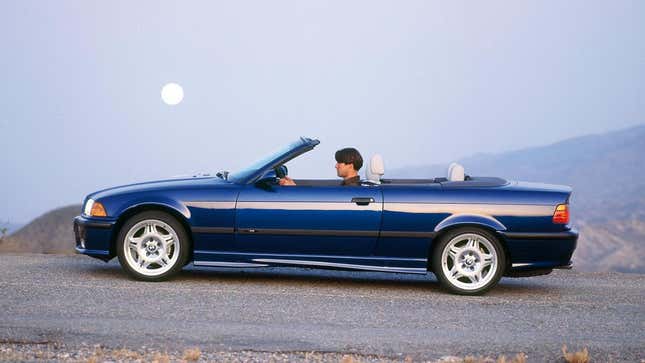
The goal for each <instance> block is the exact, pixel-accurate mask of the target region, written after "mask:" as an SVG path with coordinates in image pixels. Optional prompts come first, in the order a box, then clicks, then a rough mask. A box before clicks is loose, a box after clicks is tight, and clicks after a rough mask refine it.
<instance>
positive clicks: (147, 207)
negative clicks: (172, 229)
mask: <svg viewBox="0 0 645 363" xmlns="http://www.w3.org/2000/svg"><path fill="white" fill-rule="evenodd" d="M147 211H159V212H165V213H167V214H169V215H171V216H173V217H174V218H175V219H176V220H177V222H179V223H180V224H181V226H182V227H184V231H186V235H187V236H188V244H189V246H190V255H189V261H192V260H193V234H192V231H191V228H190V224H189V223H188V219H187V218H186V216H185V215H184V213H182V212H181V211H179V210H177V209H176V208H174V207H171V206H169V205H166V204H161V203H141V204H137V205H133V206H131V207H129V208H127V209H126V210H124V211H123V212H122V213H121V214H120V215H119V218H118V219H117V221H116V223H115V225H114V233H112V239H111V241H110V255H111V256H116V240H117V238H118V236H119V232H120V231H121V227H122V226H123V224H124V223H125V222H126V221H127V220H128V219H130V218H131V217H132V216H134V215H137V214H139V213H142V212H147Z"/></svg>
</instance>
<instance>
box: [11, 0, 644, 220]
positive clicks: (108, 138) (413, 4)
mask: <svg viewBox="0 0 645 363" xmlns="http://www.w3.org/2000/svg"><path fill="white" fill-rule="evenodd" d="M644 38H645V2H643V1H604V2H594V1H507V2H455V1H450V2H431V1H418V2H417V1H389V2H384V1H361V2H357V1H320V2H318V1H280V2H278V1H257V2H255V1H242V2H232V1H231V2H213V1H203V2H196V1H191V2H178V1H177V2H158V1H137V2H131V1H120V2H119V1H102V2H93V1H62V0H61V1H24V0H20V1H8V0H2V2H1V11H0V44H1V46H2V48H1V49H2V52H1V54H0V74H1V78H0V137H1V139H0V164H1V165H0V166H1V170H2V171H1V175H2V177H1V178H0V221H6V220H10V221H12V222H27V221H29V220H30V219H32V218H34V217H37V216H38V215H39V214H41V213H44V212H46V211H48V210H50V209H52V208H55V207H58V206H62V205H66V204H71V203H80V201H81V199H82V198H83V196H84V195H85V194H87V193H89V192H92V191H94V190H97V189H100V188H104V187H107V186H112V185H118V184H124V183H130V182H135V181H142V180H150V179H158V178H163V177H167V176H173V175H177V174H186V173H191V172H194V171H205V172H214V171H217V170H219V169H229V170H233V169H237V168H239V167H242V166H244V165H245V164H248V163H250V162H252V161H254V160H255V159H257V158H260V157H262V156H264V155H265V154H266V153H267V152H268V151H271V150H272V149H275V148H277V147H279V146H282V145H283V144H286V143H287V142H289V141H291V140H292V139H294V138H296V137H298V136H300V135H304V136H311V137H317V138H319V139H320V140H321V142H322V143H321V145H320V146H319V148H317V150H316V151H314V154H312V155H311V156H309V157H307V159H305V160H303V161H301V162H299V163H295V164H294V165H293V166H292V168H291V173H292V175H293V176H295V177H329V178H333V177H335V172H334V169H333V165H334V161H333V152H334V151H335V150H337V149H338V148H341V147H345V146H350V145H351V146H355V147H357V148H358V149H359V150H361V152H362V153H363V155H364V156H365V157H366V158H367V157H369V155H371V154H372V153H375V152H379V153H381V154H383V156H384V157H385V160H386V164H387V166H388V167H391V168H395V167H402V166H406V165H411V164H412V165H418V164H422V163H438V162H448V161H450V160H452V159H457V158H460V157H463V156H467V155H470V154H473V153H477V152H501V151H506V150H511V149H517V148H523V147H527V146H534V145H543V144H548V143H551V142H554V141H558V140H561V139H565V138H568V137H573V136H578V135H583V134H588V133H597V132H604V131H608V130H613V129H619V128H624V127H628V126H631V125H635V124H639V123H643V122H644V121H645V41H643V39H644ZM168 82H177V83H179V84H181V85H182V86H183V88H184V92H185V98H184V101H183V102H182V103H181V104H179V105H178V106H174V107H171V106H168V105H165V104H164V103H162V102H161V99H160V90H161V87H162V86H163V85H164V84H165V83H168Z"/></svg>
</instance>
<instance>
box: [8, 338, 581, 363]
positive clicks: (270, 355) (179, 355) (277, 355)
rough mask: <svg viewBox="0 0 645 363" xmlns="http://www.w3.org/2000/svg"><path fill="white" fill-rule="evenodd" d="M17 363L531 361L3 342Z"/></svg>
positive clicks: (575, 359) (574, 355)
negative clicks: (115, 347) (24, 362)
mask: <svg viewBox="0 0 645 363" xmlns="http://www.w3.org/2000/svg"><path fill="white" fill-rule="evenodd" d="M554 359H555V360H553V362H556V363H589V362H590V359H591V358H590V356H589V351H588V350H587V348H584V349H582V350H580V351H573V352H569V351H568V350H567V347H566V345H565V346H563V347H562V356H561V357H560V358H559V359H557V358H554ZM15 361H58V362H88V363H100V362H153V363H169V362H186V363H190V362H312V363H313V362H334V363H376V362H379V363H381V362H382V363H385V362H403V363H413V362H427V363H527V362H532V361H536V362H538V361H541V360H539V359H538V360H531V359H530V358H529V357H528V356H527V355H526V354H524V353H517V354H516V355H515V356H511V357H509V358H507V357H506V356H505V355H501V356H499V357H497V358H492V357H476V356H470V355H469V356H465V357H458V356H446V357H441V358H439V359H438V360H435V361H427V360H417V359H414V358H413V357H412V356H409V355H408V356H401V357H383V356H378V355H361V354H343V353H332V352H261V351H259V352H256V351H219V352H202V351H201V350H200V349H199V348H197V347H191V348H187V349H185V350H183V351H175V352H160V351H158V350H155V349H151V348H146V347H142V348H141V349H138V350H131V349H127V348H120V349H109V348H105V347H103V346H101V345H94V346H89V345H84V346H82V347H80V348H77V349H72V348H70V347H66V346H64V345H59V344H30V343H17V342H14V343H2V342H0V362H15Z"/></svg>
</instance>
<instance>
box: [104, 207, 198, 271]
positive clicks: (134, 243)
mask: <svg viewBox="0 0 645 363" xmlns="http://www.w3.org/2000/svg"><path fill="white" fill-rule="evenodd" d="M116 247H117V255H118V256H119V262H120V263H121V266H122V267H123V269H124V270H125V271H126V272H127V273H128V274H129V275H131V276H132V277H134V278H136V279H139V280H145V281H160V280H164V279H167V278H168V277H170V276H172V275H174V274H176V273H177V272H179V271H180V270H181V268H182V267H183V266H184V265H185V263H186V261H187V260H188V256H189V252H190V251H189V244H188V236H187V235H186V232H185V231H184V228H183V227H182V225H181V224H180V223H179V222H178V221H177V220H176V219H175V218H174V217H173V216H171V215H169V214H167V213H164V212H159V211H148V212H143V213H139V214H137V215H135V216H133V217H131V218H130V219H128V220H127V221H126V222H125V223H124V225H123V227H122V228H121V230H120V231H119V236H118V239H117V246H116Z"/></svg>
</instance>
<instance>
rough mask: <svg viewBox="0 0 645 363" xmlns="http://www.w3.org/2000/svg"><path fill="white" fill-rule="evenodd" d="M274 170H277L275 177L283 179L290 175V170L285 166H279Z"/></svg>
mask: <svg viewBox="0 0 645 363" xmlns="http://www.w3.org/2000/svg"><path fill="white" fill-rule="evenodd" d="M273 170H275V176H276V177H278V178H280V179H282V178H284V177H285V176H287V174H288V173H289V171H288V169H287V167H286V166H284V165H278V166H276V167H275V168H274V169H273Z"/></svg>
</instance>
